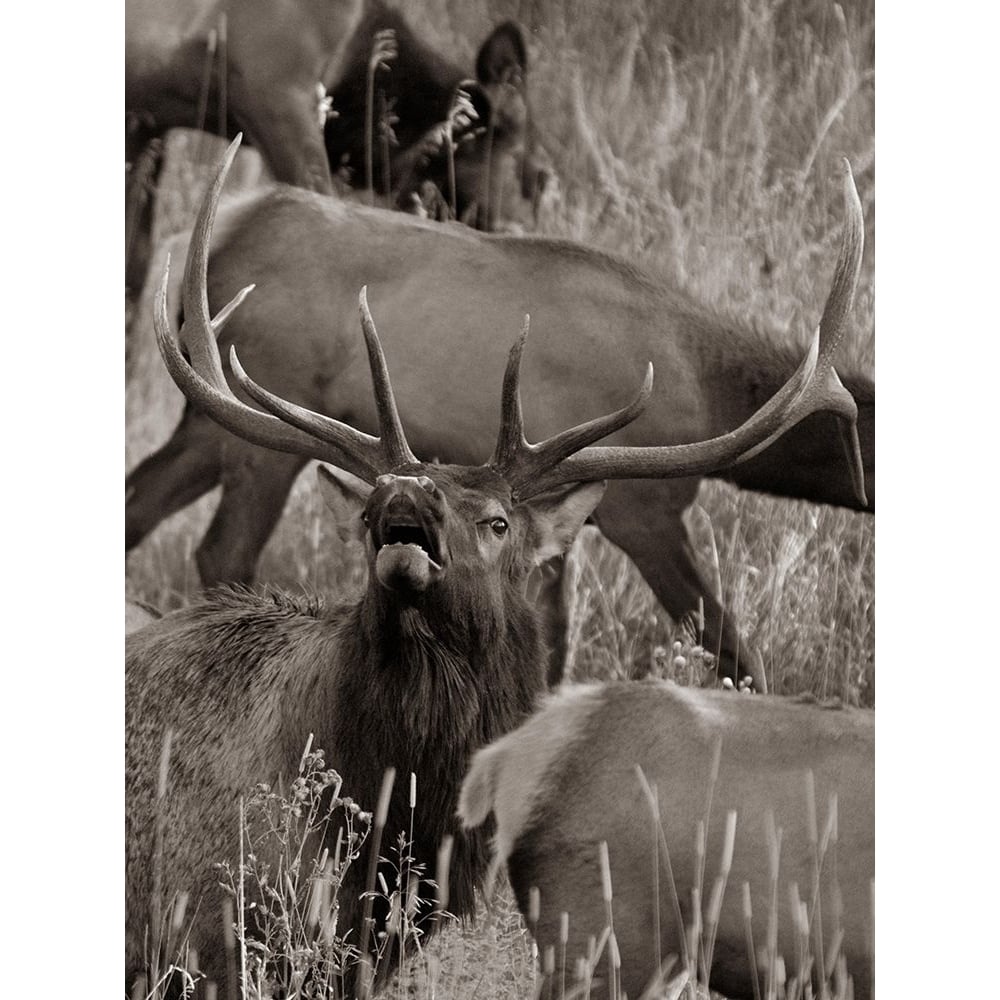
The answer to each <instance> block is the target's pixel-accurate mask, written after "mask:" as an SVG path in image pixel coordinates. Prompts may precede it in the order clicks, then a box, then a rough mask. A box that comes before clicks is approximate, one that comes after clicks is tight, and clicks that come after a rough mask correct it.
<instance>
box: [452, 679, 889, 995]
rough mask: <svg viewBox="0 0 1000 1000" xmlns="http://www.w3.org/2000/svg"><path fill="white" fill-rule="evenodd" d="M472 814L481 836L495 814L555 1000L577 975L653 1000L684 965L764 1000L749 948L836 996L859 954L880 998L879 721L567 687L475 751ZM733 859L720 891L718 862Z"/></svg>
mask: <svg viewBox="0 0 1000 1000" xmlns="http://www.w3.org/2000/svg"><path fill="white" fill-rule="evenodd" d="M720 745H721V751H720V749H719V747H720ZM713 755H718V756H717V757H714V756H713ZM713 764H714V768H713ZM713 770H715V772H716V773H715V774H714V775H713V773H712V772H713ZM817 800H818V801H819V803H820V807H822V806H823V805H825V804H826V803H830V805H829V809H828V810H827V812H826V819H825V821H824V819H823V816H822V813H820V814H819V815H817V809H816V802H817ZM459 813H460V815H461V817H462V820H463V822H464V823H465V825H466V827H467V828H469V829H475V828H477V827H479V825H480V824H482V823H483V822H485V820H486V819H487V817H489V816H490V815H492V816H493V818H494V820H495V824H496V835H495V849H496V854H495V858H494V867H495V868H496V867H499V866H501V865H504V864H505V865H506V867H507V871H508V874H509V876H510V881H511V884H512V886H513V889H514V894H515V896H516V897H517V903H518V906H519V908H520V910H521V912H522V914H524V915H525V917H526V919H527V920H528V926H529V927H530V929H531V933H532V934H533V935H534V938H535V941H536V943H537V945H538V951H539V954H540V956H542V957H543V972H544V974H545V976H546V978H547V979H548V982H549V989H550V990H552V989H556V992H554V993H553V995H559V994H558V989H557V986H558V984H560V983H565V984H566V985H567V986H569V985H575V982H576V976H577V973H578V971H579V972H580V973H581V974H582V978H583V979H585V980H587V979H589V978H590V976H593V977H594V979H593V981H592V982H591V988H590V991H589V993H588V995H589V996H594V997H600V996H621V995H624V994H626V993H627V994H628V996H629V997H640V996H644V995H647V994H646V993H645V992H644V990H645V989H646V988H647V986H648V984H649V983H650V982H655V981H656V979H657V976H658V973H659V970H660V969H661V968H662V967H663V966H664V962H665V961H666V960H667V958H668V956H669V955H674V956H677V955H682V956H684V957H685V958H686V959H687V963H685V964H687V965H688V968H689V969H691V970H698V971H701V972H702V973H703V972H704V968H705V966H710V977H709V982H710V984H711V987H712V988H713V989H715V990H719V991H720V992H721V993H723V994H724V995H725V996H727V997H733V998H736V997H747V998H749V997H754V996H760V995H761V994H762V992H763V991H762V990H759V987H758V988H755V985H754V982H753V977H754V975H755V966H756V963H757V961H758V954H759V949H758V948H757V947H754V946H753V945H751V946H750V954H748V944H747V942H748V941H752V942H756V943H757V945H759V946H762V947H763V952H764V955H766V956H767V955H771V956H773V957H774V958H775V961H776V960H777V957H779V956H781V957H783V960H784V963H786V974H787V976H788V977H791V976H792V975H793V974H795V975H797V976H798V977H799V985H800V986H802V985H804V982H803V979H804V978H805V979H806V980H807V979H808V978H809V977H810V971H809V969H808V967H804V966H805V963H804V962H802V960H801V956H802V955H803V954H811V955H812V956H813V962H814V965H815V968H816V969H817V970H821V972H820V978H821V979H823V980H824V981H826V980H828V979H829V978H835V977H839V981H840V982H843V981H845V976H844V967H841V970H840V971H839V972H837V971H836V969H837V966H838V963H839V961H840V957H841V956H843V960H844V964H845V966H846V972H847V973H848V974H849V975H850V976H851V977H852V979H853V981H854V996H855V998H857V1000H862V998H867V997H868V996H869V995H870V994H871V962H872V959H873V956H874V952H873V949H872V947H871V940H872V937H871V935H872V929H873V925H872V921H871V905H872V899H873V888H872V887H873V879H874V875H875V853H874V852H875V716H874V713H873V712H870V711H864V710H861V709H847V708H839V707H838V708H824V707H819V706H816V705H803V704H793V703H792V701H791V700H790V699H783V698H751V699H746V698H734V697H732V696H731V695H727V694H726V693H725V692H721V691H698V690H692V689H690V688H681V687H678V686H676V685H674V684H670V683H665V682H656V681H649V682H637V683H619V684H609V685H605V686H600V685H580V686H576V687H574V686H567V687H565V688H563V689H562V690H561V691H560V692H558V693H557V694H556V695H554V696H552V698H551V699H550V701H549V702H548V704H547V705H546V706H545V707H544V708H543V709H542V711H540V712H539V713H538V714H536V715H534V716H533V717H532V718H530V719H529V720H528V721H527V722H525V723H524V724H523V725H522V726H521V727H520V728H519V729H516V730H515V731H514V732H512V733H508V734H507V735H506V736H502V737H501V738H500V739H499V740H497V741H496V742H495V743H493V744H492V745H490V746H488V747H485V748H484V749H482V750H480V751H478V753H477V754H476V755H475V757H474V758H473V761H472V766H471V767H470V769H469V773H468V776H467V777H466V779H465V781H464V783H463V785H462V791H461V795H460V798H459ZM734 823H735V826H733V824H734ZM824 823H825V825H824ZM699 824H701V826H700V827H699ZM727 827H731V828H732V829H727ZM820 834H822V836H821V835H820ZM602 845H606V847H602ZM604 851H606V854H605V855H604V857H605V859H606V860H605V861H604V862H603V863H602V859H601V855H602V852H604ZM706 851H707V852H708V853H707V854H706ZM720 856H721V858H722V861H721V863H720V870H719V874H718V875H716V874H715V873H714V872H713V870H712V868H711V867H710V866H709V864H707V863H706V860H705V859H706V858H708V859H709V862H711V859H713V858H717V857H720ZM608 876H610V878H609V877H608ZM720 880H721V881H720ZM609 883H610V885H609ZM727 883H728V888H727ZM609 888H610V892H609ZM772 920H776V924H774V925H772V924H771V921H772ZM748 925H749V927H750V932H749V935H748ZM692 927H694V928H695V929H696V930H698V929H700V930H701V931H703V933H695V934H693V935H692V934H691V932H690V930H691V928H692ZM605 928H607V931H605ZM595 942H604V943H605V949H604V954H602V955H600V956H599V957H598V956H597V955H596V951H597V948H596V945H595ZM705 942H707V944H706V943H705ZM804 945H805V947H803V946H804ZM706 949H707V950H706ZM609 955H613V956H614V957H613V958H609ZM713 956H714V960H713ZM797 957H799V961H800V963H801V964H800V965H796V958H797ZM580 960H582V965H581V962H580ZM765 964H766V963H765ZM772 973H773V968H772ZM831 974H834V975H831ZM765 975H766V973H762V975H761V977H760V979H761V981H763V980H764V978H765ZM692 978H693V977H692ZM612 981H614V985H613V986H612ZM656 995H658V994H656ZM800 995H802V994H800ZM805 995H808V994H805ZM815 995H821V994H815Z"/></svg>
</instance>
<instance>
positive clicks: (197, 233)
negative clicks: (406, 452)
mask: <svg viewBox="0 0 1000 1000" xmlns="http://www.w3.org/2000/svg"><path fill="white" fill-rule="evenodd" d="M239 145H240V136H237V137H236V139H234V140H233V142H232V144H231V145H230V147H229V149H228V151H227V153H226V155H225V157H224V158H223V160H222V162H221V163H220V165H219V168H218V171H217V173H216V176H215V179H214V180H213V183H212V185H211V186H210V188H209V190H208V191H207V193H206V195H205V197H204V198H203V200H202V203H201V207H200V208H199V211H198V218H197V221H196V222H195V226H194V231H193V233H192V237H191V244H190V246H189V249H188V259H187V266H186V268H185V273H184V291H183V300H184V312H185V322H184V326H183V328H182V330H181V333H180V336H181V338H182V339H183V341H184V345H185V347H186V348H187V351H188V354H189V355H190V357H191V362H190V363H189V362H188V361H187V360H186V359H185V358H184V355H183V353H182V352H181V349H180V346H179V344H178V342H177V340H176V339H175V338H174V336H173V333H172V331H171V329H170V320H169V316H168V312H167V283H168V280H169V273H170V261H169V259H168V260H167V263H166V266H165V267H164V271H163V278H162V280H161V282H160V287H159V289H158V290H157V294H156V301H155V305H154V310H153V327H154V330H155V332H156V341H157V344H158V345H159V348H160V354H161V356H162V357H163V361H164V364H165V365H166V367H167V370H168V371H169V372H170V375H171V377H172V378H173V380H174V382H175V383H176V384H177V386H178V388H179V389H180V390H181V391H182V392H183V393H184V395H185V396H186V397H187V398H188V399H189V400H191V402H192V403H194V404H195V405H196V406H198V407H199V408H201V409H203V410H204V411H205V412H206V413H208V414H209V415H210V416H211V417H212V418H213V419H214V420H215V421H216V422H217V423H219V424H220V425H221V426H223V427H225V428H226V430H229V431H231V432H232V433H233V434H236V435H237V436H238V437H242V438H244V439H245V440H247V441H250V442H251V443H253V444H258V445H261V446H263V447H265V448H273V449H274V450H275V451H285V452H291V453H292V454H296V455H304V456H305V457H307V458H318V459H320V460H322V461H326V462H330V463H331V464H333V465H336V466H338V467H339V468H342V469H345V470H346V471H348V472H351V473H353V474H354V475H356V476H359V477H360V478H361V479H364V480H365V481H367V482H370V483H374V482H375V480H376V479H377V478H378V476H379V475H380V473H382V472H384V471H387V470H386V468H385V458H384V456H383V454H382V450H381V446H380V442H379V440H378V439H377V438H373V437H371V436H370V435H368V434H363V433H362V432H360V431H357V430H355V429H354V428H352V427H348V426H347V425H346V424H340V423H339V422H338V421H332V420H329V418H324V417H322V416H321V415H320V414H312V413H310V411H308V410H304V409H303V408H301V407H296V406H295V405H294V404H292V403H286V402H285V401H284V400H279V399H278V397H276V396H273V395H272V394H271V393H268V392H267V391H266V390H264V389H261V388H260V387H259V386H257V385H256V383H253V382H252V380H250V379H249V378H248V376H247V375H246V373H245V372H244V371H243V369H242V367H241V366H240V365H239V361H238V359H237V360H236V361H235V363H234V366H233V367H234V376H235V377H236V378H237V380H238V381H239V382H240V384H241V385H242V386H243V387H244V389H245V390H246V391H247V392H248V394H249V395H250V396H251V397H252V398H254V399H256V400H257V401H258V402H259V403H261V405H263V406H265V407H267V408H269V409H271V410H272V411H273V412H279V411H280V416H281V418H282V419H279V417H278V416H272V415H270V414H267V413H261V412H260V411H259V410H256V409H254V408H253V407H251V406H248V405H247V404H246V403H244V402H243V401H242V400H240V399H239V398H237V396H236V395H235V394H234V393H233V391H232V390H231V389H230V388H229V385H228V383H227V382H226V378H225V375H224V374H223V370H222V363H221V360H220V357H219V348H218V345H217V343H216V339H215V338H216V336H217V334H218V333H219V331H220V330H221V329H222V327H223V325H224V324H225V322H226V321H227V320H228V319H229V317H230V316H231V315H232V314H233V312H234V310H235V309H236V308H237V307H238V306H239V305H240V303H241V302H242V301H243V299H244V298H246V296H247V294H249V292H250V291H251V289H252V288H253V285H250V286H248V287H247V288H244V289H243V290H242V291H241V292H239V293H238V294H237V295H236V296H235V297H234V298H233V300H232V301H231V302H229V303H228V304H227V305H226V306H225V307H224V308H223V309H222V310H221V311H220V312H219V314H218V315H217V317H216V318H215V319H214V320H213V319H212V318H211V314H210V312H209V306H208V288H207V285H208V247H209V244H210V242H211V235H212V225H213V222H214V219H215V213H216V210H217V208H218V203H219V196H220V194H221V192H222V188H223V185H224V184H225V181H226V176H227V174H228V172H229V168H230V166H231V164H232V161H233V157H234V156H235V155H236V151H237V149H238V148H239ZM251 387H252V388H251ZM265 400H266V402H265ZM289 414H292V415H293V416H292V417H291V418H290V419H287V420H286V419H285V418H286V417H289ZM306 415H308V417H311V418H314V420H315V424H314V425H312V424H310V422H309V420H308V419H306ZM324 421H327V422H326V423H324ZM330 425H333V426H332V427H331V426H330ZM314 428H318V429H319V430H320V431H321V432H322V433H321V434H317V433H315V432H314Z"/></svg>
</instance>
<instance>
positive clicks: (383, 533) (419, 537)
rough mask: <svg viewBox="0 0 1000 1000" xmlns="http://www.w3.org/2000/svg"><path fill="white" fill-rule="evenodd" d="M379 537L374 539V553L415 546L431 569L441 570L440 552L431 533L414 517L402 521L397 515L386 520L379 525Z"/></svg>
mask: <svg viewBox="0 0 1000 1000" xmlns="http://www.w3.org/2000/svg"><path fill="white" fill-rule="evenodd" d="M378 535H379V537H378V538H376V539H375V551H376V552H380V551H381V550H382V549H384V548H386V547H393V546H415V547H416V548H418V549H421V550H422V551H423V552H424V554H425V555H426V556H427V560H428V562H429V563H430V565H431V567H432V568H433V569H436V570H439V569H441V551H440V547H439V545H438V542H437V538H436V536H435V535H434V533H433V532H428V531H427V530H426V529H425V528H424V526H423V525H422V524H420V523H419V521H418V519H417V518H416V517H414V518H413V519H412V520H411V519H409V518H406V519H402V518H400V517H399V516H398V515H396V516H393V517H392V518H391V520H390V519H388V518H386V519H385V520H384V521H383V523H382V524H381V525H380V530H379V532H378Z"/></svg>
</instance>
